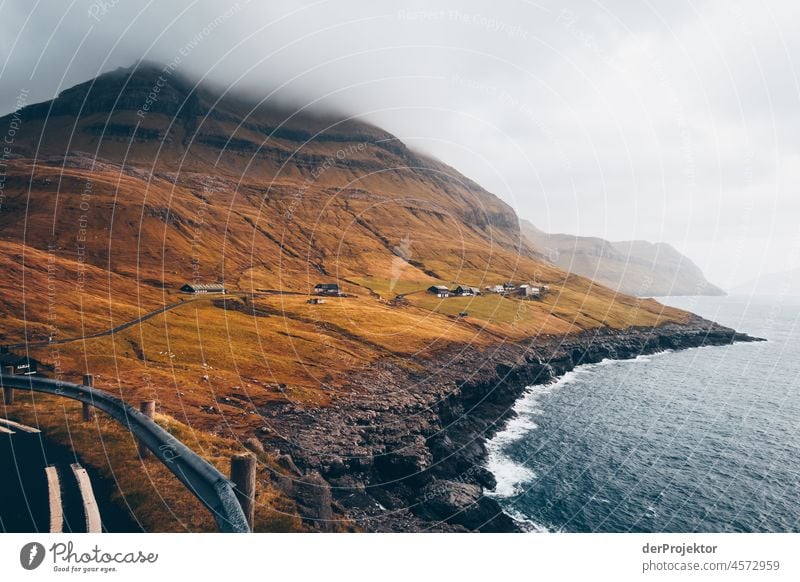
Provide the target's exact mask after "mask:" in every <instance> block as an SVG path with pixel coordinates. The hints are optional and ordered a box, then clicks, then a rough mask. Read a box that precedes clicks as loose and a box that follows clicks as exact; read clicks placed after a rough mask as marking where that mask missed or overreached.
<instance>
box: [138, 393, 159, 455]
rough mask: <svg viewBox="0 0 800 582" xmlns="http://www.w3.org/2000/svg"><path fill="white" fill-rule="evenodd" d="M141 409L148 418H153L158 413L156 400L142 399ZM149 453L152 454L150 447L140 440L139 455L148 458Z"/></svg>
mask: <svg viewBox="0 0 800 582" xmlns="http://www.w3.org/2000/svg"><path fill="white" fill-rule="evenodd" d="M139 410H140V411H141V412H142V414H144V415H145V416H146V417H147V418H153V416H154V415H155V413H156V401H155V400H142V403H141V405H140V406H139ZM149 455H150V449H148V448H147V447H146V446H145V444H144V443H143V442H142V441H139V457H141V458H142V459H146V458H147V457H148V456H149Z"/></svg>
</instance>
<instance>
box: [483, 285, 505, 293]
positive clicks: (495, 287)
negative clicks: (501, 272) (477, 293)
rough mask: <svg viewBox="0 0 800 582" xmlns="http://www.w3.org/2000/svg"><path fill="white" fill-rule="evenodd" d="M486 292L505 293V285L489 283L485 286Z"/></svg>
mask: <svg viewBox="0 0 800 582" xmlns="http://www.w3.org/2000/svg"><path fill="white" fill-rule="evenodd" d="M485 289H486V292H487V293H505V291H506V290H505V287H503V286H502V285H489V286H487V287H485Z"/></svg>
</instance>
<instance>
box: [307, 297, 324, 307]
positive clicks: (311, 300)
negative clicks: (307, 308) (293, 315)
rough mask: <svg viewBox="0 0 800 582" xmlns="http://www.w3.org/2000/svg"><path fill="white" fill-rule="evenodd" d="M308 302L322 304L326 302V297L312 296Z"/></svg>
mask: <svg viewBox="0 0 800 582" xmlns="http://www.w3.org/2000/svg"><path fill="white" fill-rule="evenodd" d="M308 302H309V303H310V304H311V305H322V304H323V303H325V299H323V298H322V297H312V298H311V299H309V300H308Z"/></svg>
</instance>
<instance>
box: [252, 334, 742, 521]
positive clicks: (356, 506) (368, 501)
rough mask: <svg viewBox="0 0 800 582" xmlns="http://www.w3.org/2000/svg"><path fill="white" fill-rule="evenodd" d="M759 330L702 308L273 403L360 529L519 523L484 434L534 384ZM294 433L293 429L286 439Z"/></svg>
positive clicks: (300, 454) (450, 356)
mask: <svg viewBox="0 0 800 582" xmlns="http://www.w3.org/2000/svg"><path fill="white" fill-rule="evenodd" d="M752 340H753V338H750V337H749V336H746V335H744V334H741V333H737V332H735V331H734V330H732V329H729V328H725V327H722V326H719V325H717V324H714V323H712V322H709V321H706V320H703V319H701V318H694V319H693V320H692V321H691V322H690V323H688V324H684V325H672V324H668V325H665V326H662V327H660V328H657V329H652V328H645V329H631V330H626V331H614V330H608V329H600V330H594V331H590V332H582V333H580V334H575V335H572V336H569V337H567V338H551V339H549V340H542V341H537V342H535V343H525V344H507V345H504V346H502V347H500V348H497V349H493V350H492V351H491V352H486V351H484V350H479V349H467V350H464V349H460V350H458V351H457V352H455V351H446V352H442V353H440V354H438V355H437V357H436V358H434V359H432V360H431V361H429V362H427V363H426V366H425V370H424V371H421V372H420V373H415V374H410V373H408V371H407V370H404V369H402V368H398V367H391V366H381V367H376V368H374V369H369V370H365V371H363V372H361V373H359V374H357V375H354V376H353V377H352V381H353V384H354V385H355V386H357V388H358V396H357V398H354V399H352V400H348V401H347V402H343V403H342V404H341V405H340V406H338V407H336V408H328V409H325V410H321V411H317V412H316V413H315V414H314V415H313V417H312V416H308V415H307V413H306V412H305V411H302V410H298V409H296V408H293V407H284V408H280V409H271V410H268V411H265V413H266V414H268V415H269V416H270V418H271V419H272V421H273V422H274V423H275V427H276V429H277V432H278V433H280V434H282V435H283V436H282V437H281V439H274V440H271V441H268V442H270V443H271V444H273V445H274V446H276V447H280V448H283V449H284V450H287V447H286V444H285V443H286V441H287V440H288V441H290V442H291V443H292V446H291V447H290V448H289V449H288V451H289V452H290V453H291V454H292V455H293V457H294V460H295V462H296V463H297V464H298V465H299V466H301V467H302V468H303V469H305V470H308V471H312V472H315V473H316V472H319V473H321V475H322V476H323V477H324V478H325V479H326V480H327V482H328V483H329V484H330V486H331V487H332V490H333V493H334V497H335V499H336V500H337V501H338V502H339V503H340V504H341V505H342V506H343V507H344V509H345V511H346V514H347V515H348V516H350V517H351V518H352V519H354V520H355V522H356V524H357V525H358V526H359V527H362V528H364V529H367V530H370V531H483V532H497V531H516V529H517V525H516V524H515V523H514V522H513V521H512V520H511V519H510V518H509V517H508V516H507V515H505V514H504V513H503V512H502V511H501V509H500V507H499V505H498V504H497V503H496V502H495V501H494V500H493V499H492V498H491V497H486V496H485V495H484V493H485V491H486V490H491V489H493V488H494V486H495V479H494V476H493V475H492V474H491V473H490V472H488V471H487V470H486V469H485V468H484V467H485V464H486V455H487V451H486V446H485V443H486V441H487V440H488V439H489V438H491V437H492V436H493V435H494V434H495V433H496V432H498V431H499V430H500V429H501V428H502V427H503V425H504V423H505V422H506V421H507V420H508V419H509V418H511V417H512V416H513V415H514V412H513V405H514V403H515V402H516V401H517V399H519V398H520V397H521V396H522V395H523V394H524V392H525V390H526V387H528V386H531V385H535V384H544V383H548V382H550V381H552V380H554V379H555V378H557V377H559V376H561V375H563V374H564V373H566V372H568V371H570V370H572V369H573V368H574V367H576V366H578V365H583V364H591V363H596V362H599V361H601V360H603V359H606V358H613V359H630V358H635V357H637V356H639V355H643V354H650V353H655V352H659V351H663V350H667V349H686V348H692V347H700V346H712V345H727V344H730V343H732V342H734V341H752ZM287 436H290V438H288V439H287Z"/></svg>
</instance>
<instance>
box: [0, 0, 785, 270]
mask: <svg viewBox="0 0 800 582" xmlns="http://www.w3.org/2000/svg"><path fill="white" fill-rule="evenodd" d="M0 11H2V16H3V18H2V19H0V39H2V40H0V42H1V43H2V45H0V46H2V55H0V57H1V58H0V67H2V68H0V108H2V109H3V110H4V111H8V110H11V109H13V108H14V104H15V102H16V100H17V97H18V95H19V92H20V90H21V89H23V88H24V89H27V90H28V91H29V93H28V99H29V101H41V100H45V99H50V98H52V97H53V96H54V95H55V94H56V93H57V92H58V91H60V90H63V89H65V88H67V87H69V86H71V85H74V84H75V83H77V82H80V81H83V80H86V79H88V78H91V77H93V76H95V75H97V74H98V73H100V72H104V71H107V70H110V69H113V68H116V67H118V66H128V65H130V64H131V63H132V62H134V61H135V60H137V59H140V58H147V59H153V60H158V61H164V62H169V61H172V60H174V59H176V58H177V59H179V60H180V68H181V69H182V70H184V71H186V72H187V73H190V74H193V75H197V76H206V75H207V77H208V78H209V79H211V80H213V81H215V82H219V83H221V84H224V85H225V86H231V87H235V88H237V89H239V90H247V91H249V92H252V93H254V94H256V95H260V96H265V95H267V94H269V93H270V92H273V91H274V92H275V93H276V95H278V96H280V98H282V99H285V100H291V101H292V102H294V103H298V104H301V105H302V104H307V103H311V102H315V103H317V106H324V107H327V108H331V109H335V110H337V111H340V112H344V113H347V114H351V115H356V116H359V117H363V118H365V119H367V120H369V121H372V122H375V123H377V124H379V125H381V126H383V127H385V128H386V129H388V130H389V131H392V132H393V133H395V134H396V135H398V136H399V137H400V138H402V139H404V140H405V141H407V142H408V143H410V144H412V145H414V146H415V147H417V148H419V149H422V150H425V151H427V152H429V153H432V154H434V155H436V156H438V157H440V158H441V159H443V160H444V161H446V162H448V163H450V164H452V165H454V166H455V167H456V168H457V169H459V170H461V171H462V172H464V173H466V174H467V175H469V176H470V177H472V178H474V179H476V180H477V181H478V182H480V183H482V184H483V185H484V186H486V187H487V188H488V189H490V190H492V191H493V192H496V193H497V194H498V195H499V196H501V197H502V198H504V199H505V200H506V201H508V202H509V203H511V204H512V205H513V206H514V207H515V208H516V209H517V211H518V212H519V214H520V215H521V216H523V217H526V218H529V219H531V220H532V221H533V222H534V223H536V224H537V225H539V226H540V227H542V228H545V229H549V230H554V231H565V232H574V233H580V234H586V235H598V236H604V237H607V238H611V239H621V238H644V239H649V240H664V241H667V242H670V243H672V244H673V245H674V246H676V247H677V248H679V249H680V250H682V251H684V252H687V253H688V254H690V256H691V257H692V258H693V259H695V260H696V262H698V264H700V266H701V267H702V268H704V269H705V270H706V271H707V274H708V275H709V277H710V278H711V279H712V280H714V281H715V282H718V283H719V284H721V285H723V286H730V285H732V284H733V283H734V282H736V281H738V280H745V279H750V278H752V277H753V276H754V275H756V274H758V273H759V272H761V271H763V270H778V269H783V268H789V267H793V266H798V265H799V264H800V257H797V256H796V255H797V252H798V251H800V248H798V240H797V237H796V234H795V233H796V231H797V228H796V221H797V218H798V216H800V214H798V211H799V210H800V208H798V202H797V199H798V196H797V189H798V184H800V169H798V168H800V165H798V164H797V158H798V155H800V152H798V140H797V137H796V136H797V135H798V129H800V107H798V105H800V83H799V82H798V74H797V68H796V64H797V63H796V61H798V59H800V36H799V35H797V34H795V32H796V31H795V30H793V29H794V28H795V27H796V25H795V23H796V22H798V21H800V7H798V5H797V3H795V2H791V0H785V1H782V2H762V3H759V2H736V1H733V2H724V1H722V0H718V1H707V2H680V1H679V2H671V3H668V4H667V3H658V4H655V3H643V2H633V1H623V0H618V1H613V2H612V1H607V2H603V3H599V2H594V3H590V2H577V1H574V2H566V3H565V2H556V1H555V0H552V1H549V0H542V1H539V2H528V1H522V0H518V1H517V0H509V1H505V2H493V3H490V4H487V3H485V2H478V1H470V2H455V1H448V2H435V3H431V2H422V1H418V2H410V3H403V4H402V7H400V8H398V5H397V3H390V2H369V3H368V2H352V1H337V2H333V1H320V2H305V3H298V2H288V1H284V2H270V3H263V5H262V3H256V2H250V3H248V2H244V1H240V2H239V3H227V4H225V3H219V2H206V1H203V2H188V1H183V2H169V3H159V4H158V5H156V4H155V3H152V2H151V3H148V2H132V1H129V0H120V1H118V2H116V3H114V1H113V0H105V1H102V0H96V1H94V2H89V1H86V0H81V1H75V2H73V3H72V4H70V5H68V6H67V5H65V4H63V3H61V2H55V1H51V2H39V3H36V4H31V3H28V2H22V1H21V0H16V1H11V2H5V3H4V4H3V5H2V8H0Z"/></svg>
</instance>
